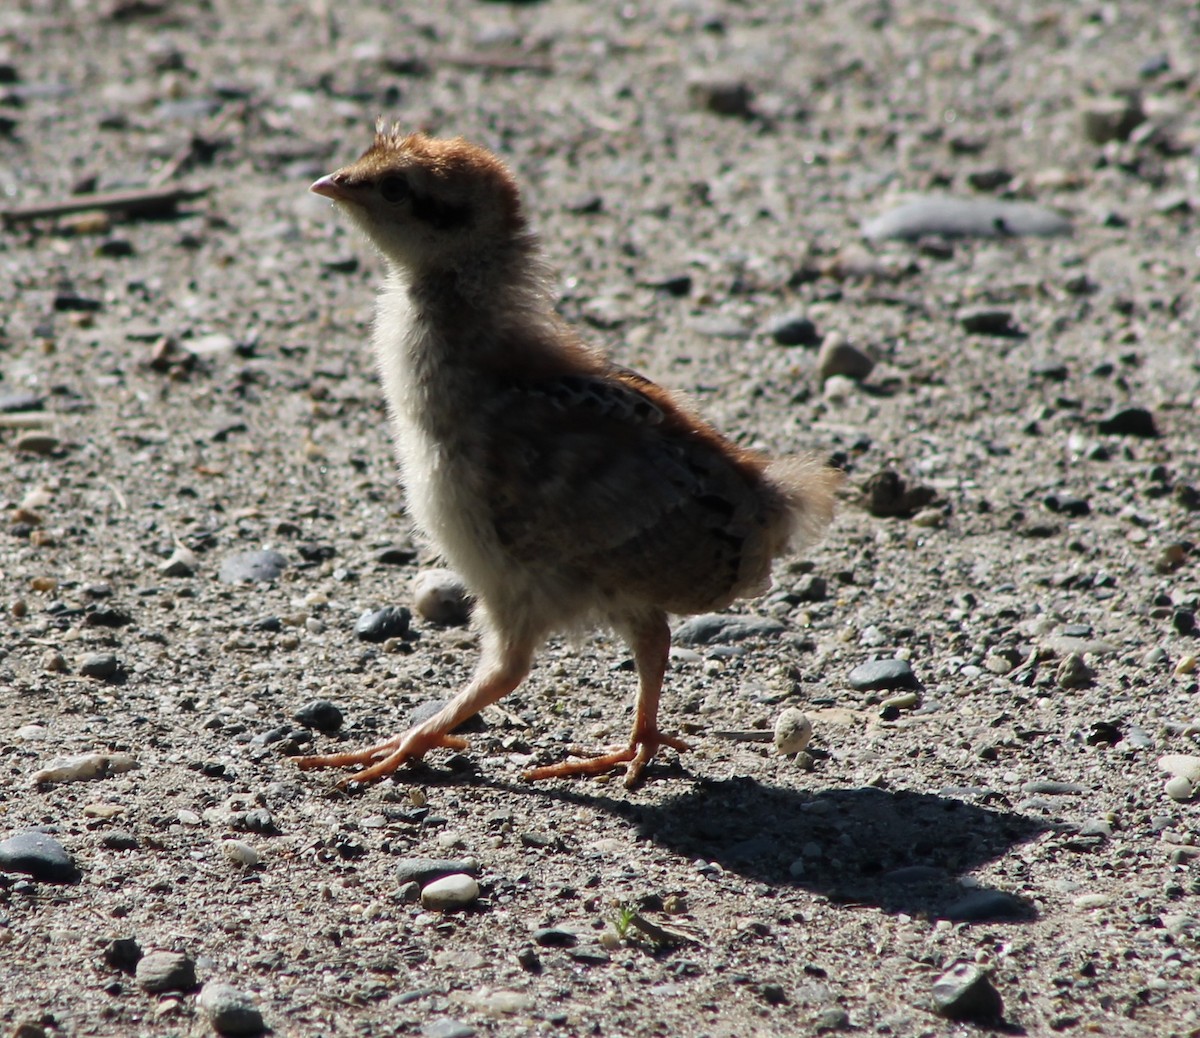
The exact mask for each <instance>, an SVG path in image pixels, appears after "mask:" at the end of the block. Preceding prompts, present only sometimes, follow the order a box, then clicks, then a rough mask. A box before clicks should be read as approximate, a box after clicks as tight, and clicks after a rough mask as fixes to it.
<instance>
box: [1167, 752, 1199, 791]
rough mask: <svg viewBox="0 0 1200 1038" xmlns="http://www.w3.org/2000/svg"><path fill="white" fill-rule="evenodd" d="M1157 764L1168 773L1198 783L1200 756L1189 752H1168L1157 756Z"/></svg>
mask: <svg viewBox="0 0 1200 1038" xmlns="http://www.w3.org/2000/svg"><path fill="white" fill-rule="evenodd" d="M1158 766H1159V768H1160V769H1162V770H1163V771H1165V772H1166V773H1167V774H1168V775H1173V776H1175V777H1176V778H1185V779H1187V780H1188V781H1189V782H1192V783H1195V784H1197V785H1200V757H1196V756H1193V755H1192V754H1190V753H1168V754H1166V755H1165V756H1163V757H1159V758H1158Z"/></svg>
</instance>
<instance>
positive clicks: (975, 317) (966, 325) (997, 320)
mask: <svg viewBox="0 0 1200 1038" xmlns="http://www.w3.org/2000/svg"><path fill="white" fill-rule="evenodd" d="M958 321H959V324H961V325H962V327H963V331H964V332H968V333H969V334H971V335H997V336H1000V337H1001V338H1005V339H1019V338H1021V337H1023V336H1024V334H1025V333H1024V332H1023V331H1021V328H1020V326H1019V325H1018V324H1017V323H1016V321H1014V320H1013V315H1012V314H1011V313H1010V312H1009V311H1008V310H992V309H987V308H985V309H976V310H964V311H963V312H962V313H961V314H959V315H958Z"/></svg>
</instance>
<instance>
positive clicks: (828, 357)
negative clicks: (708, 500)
mask: <svg viewBox="0 0 1200 1038" xmlns="http://www.w3.org/2000/svg"><path fill="white" fill-rule="evenodd" d="M397 8H400V9H397ZM1197 55H1200V15H1198V13H1197V10H1196V8H1195V5H1194V4H1191V3H1186V2H1184V0H1169V2H1167V3H1165V4H1164V3H1153V4H1152V3H1150V2H1148V0H1133V2H1129V3H1122V4H1101V3H1080V4H1065V5H1056V6H1054V7H1053V9H1050V8H1048V7H1047V5H1038V4H1029V3H1026V4H1017V5H1013V6H1006V5H995V4H993V5H990V6H989V5H985V4H981V3H973V2H969V0H954V2H946V3H943V4H941V5H935V6H927V7H916V6H913V5H896V4H887V3H878V2H876V0H853V2H850V3H845V4H833V3H825V4H822V3H810V4H806V5H797V4H794V3H790V2H785V0H765V2H761V3H754V4H736V3H723V2H718V0H712V2H707V0H700V2H683V0H681V2H677V3H676V2H672V3H668V4H661V5H644V8H638V7H635V6H632V5H629V4H625V3H622V4H605V3H602V4H598V5H597V4H591V5H584V4H577V3H576V4H571V3H561V4H560V3H557V2H545V3H533V4H523V3H486V2H482V0H451V2H449V3H447V4H444V5H440V6H438V5H430V6H428V7H427V9H418V8H415V7H412V6H411V5H394V4H393V5H379V6H377V7H375V8H369V7H366V6H359V5H334V4H318V5H309V4H267V5H260V6H258V7H255V8H252V9H247V8H246V5H233V4H230V3H228V2H227V0H215V2H214V3H210V4H207V5H189V4H183V3H177V2H171V0H111V2H103V3H97V4H91V5H79V4H76V5H47V4H42V5H28V4H26V5H17V6H16V7H15V8H14V9H12V10H9V9H7V8H6V9H5V10H4V11H2V12H0V210H3V217H2V218H3V220H4V230H3V233H2V234H0V272H2V273H0V470H2V471H3V472H4V477H5V478H4V480H3V482H2V483H0V501H2V503H3V506H4V509H3V512H4V517H5V523H4V527H3V530H0V537H2V538H3V549H2V550H0V596H2V599H0V604H2V605H3V619H2V621H0V630H2V632H3V634H2V636H0V749H2V751H3V752H2V753H0V775H2V777H0V1028H3V1029H4V1033H5V1034H13V1035H20V1036H21V1038H55V1036H59V1035H84V1034H109V1033H113V1034H115V1033H121V1034H147V1035H149V1034H156V1035H157V1034H167V1033H172V1034H207V1033H213V1032H215V1033H220V1034H255V1033H259V1032H262V1031H264V1030H269V1031H270V1032H273V1033H276V1034H288V1035H290V1034H297V1035H299V1034H330V1035H341V1034H346V1035H350V1034H355V1035H358V1034H363V1035H365V1034H385V1033H386V1034H421V1035H424V1036H427V1038H466V1036H469V1035H487V1034H496V1035H510V1034H511V1035H516V1034H530V1035H533V1034H552V1033H560V1034H585V1033H587V1034H601V1035H630V1036H636V1038H647V1036H650V1035H654V1034H672V1035H679V1036H681V1038H692V1036H701V1035H712V1036H719V1035H748V1034H764V1035H767V1034H794V1033H804V1034H809V1033H832V1032H841V1031H846V1032H848V1033H870V1034H890V1035H898V1036H908V1035H913V1036H915V1035H922V1034H939V1035H940V1034H964V1035H965V1034H970V1033H978V1028H979V1027H981V1026H983V1027H998V1028H1000V1029H1001V1030H1008V1031H1010V1032H1014V1033H1020V1032H1023V1033H1027V1034H1031V1035H1032V1034H1047V1033H1065V1034H1071V1033H1077V1034H1084V1033H1099V1034H1105V1035H1114V1036H1144V1035H1151V1034H1153V1035H1188V1034H1194V1033H1196V1032H1197V1030H1198V1029H1200V1011H1198V1010H1197V1006H1196V1000H1195V989H1196V985H1197V983H1198V981H1200V954H1198V949H1197V942H1198V940H1200V911H1198V910H1197V908H1196V905H1197V904H1198V903H1200V902H1198V901H1197V895H1200V840H1198V835H1200V834H1198V832H1197V818H1198V817H1200V816H1198V815H1197V810H1198V809H1197V803H1198V802H1200V792H1198V791H1200V746H1198V742H1200V706H1198V704H1200V671H1198V659H1200V628H1198V627H1197V616H1196V614H1197V610H1198V608H1200V577H1198V575H1197V573H1198V571H1197V563H1196V559H1197V543H1200V454H1198V452H1197V447H1196V445H1197V443H1200V352H1198V345H1197V344H1198V343H1200V316H1198V313H1200V311H1198V310H1197V303H1196V292H1197V286H1198V283H1200V255H1198V253H1197V241H1200V235H1198V233H1197V231H1198V227H1197V217H1196V214H1197V212H1198V211H1200V184H1198V181H1197V178H1196V169H1197V159H1198V158H1200V116H1198V115H1197V113H1198V112H1200V65H1198V64H1197V57H1196V56H1197ZM379 114H383V115H385V116H387V117H389V118H395V119H398V120H400V122H401V123H402V124H403V125H405V126H412V127H427V128H429V129H431V130H434V131H436V132H439V133H447V134H451V133H462V134H464V135H466V136H468V137H471V138H474V139H477V140H480V141H481V142H483V143H484V144H487V145H489V146H491V147H493V148H495V149H496V150H497V151H499V152H500V153H502V154H503V155H504V156H505V157H506V158H507V159H508V161H509V162H510V163H511V164H512V166H513V168H514V170H515V171H516V172H517V174H518V176H519V178H520V180H521V182H522V183H523V184H524V185H525V186H526V188H527V198H528V204H529V208H530V213H531V216H532V217H533V219H534V221H535V222H536V224H537V226H538V227H539V229H540V231H541V233H542V236H543V239H544V242H545V245H546V248H547V252H548V254H549V257H550V259H551V261H552V262H553V263H554V264H555V265H556V267H557V268H558V269H559V270H560V271H561V279H560V282H559V288H560V298H559V306H560V308H561V310H562V312H563V313H564V314H565V315H566V316H567V317H568V318H569V319H571V320H572V321H573V322H575V323H576V324H577V325H578V326H579V327H580V328H581V331H582V332H583V334H585V335H586V336H587V337H588V338H589V339H590V340H591V341H595V342H597V343H600V344H602V345H604V346H606V347H607V348H609V349H611V350H612V351H613V353H614V355H615V356H616V357H617V358H618V359H619V360H620V361H621V362H622V363H625V364H629V365H631V366H634V367H637V368H639V369H641V370H644V371H645V372H646V373H647V374H649V375H650V376H652V377H654V378H655V379H658V380H659V381H661V382H663V383H665V384H668V385H670V386H672V387H674V388H676V389H679V390H681V391H683V392H684V393H686V394H688V395H690V397H691V398H692V399H693V400H694V401H695V402H696V405H697V407H699V408H700V409H701V410H702V411H703V412H704V413H705V414H706V415H707V416H709V417H710V418H711V419H712V420H713V421H714V422H715V423H716V424H718V425H719V426H720V427H721V428H723V429H724V430H726V431H728V432H729V433H730V435H732V436H734V437H735V438H736V439H737V440H738V442H740V443H744V444H746V445H748V446H756V447H762V448H764V449H768V450H770V451H772V452H775V453H787V452H797V451H818V452H822V453H824V454H827V455H828V456H829V457H830V458H831V459H832V460H833V461H834V463H836V464H837V465H839V466H841V467H842V468H843V469H845V471H846V473H847V477H848V478H847V485H846V491H845V493H844V495H843V501H842V508H841V511H840V515H839V517H838V519H837V521H836V522H835V524H834V527H833V528H832V530H831V531H830V533H829V535H828V536H827V538H826V539H825V540H824V541H823V542H822V543H821V544H820V545H817V546H816V547H814V548H813V549H812V550H811V551H810V552H808V553H807V554H806V556H805V557H803V558H799V559H795V560H791V561H789V562H785V563H783V564H781V565H780V566H779V568H778V570H777V572H776V574H775V576H776V583H775V587H774V588H773V590H772V591H771V592H769V593H768V594H767V595H765V596H764V597H763V598H762V599H760V600H759V601H757V602H754V603H742V604H740V605H739V606H738V607H737V608H735V609H734V610H731V611H730V612H729V613H728V614H725V615H721V616H702V617H692V618H681V619H680V621H679V622H678V624H677V625H676V637H675V648H674V650H673V656H672V662H671V668H670V672H669V674H668V684H667V690H666V694H665V696H664V716H663V720H664V724H665V725H667V726H669V727H670V728H671V729H672V730H675V731H678V732H679V733H680V734H681V735H682V736H683V738H685V739H686V740H687V741H688V742H689V744H690V745H691V746H692V750H691V751H690V752H688V753H686V754H675V753H673V752H668V751H664V753H663V754H662V757H661V760H660V761H658V762H656V764H655V765H654V767H653V768H651V771H650V776H651V780H650V782H649V784H648V785H647V786H646V787H645V788H644V789H642V790H640V791H637V792H634V793H629V792H627V791H626V790H625V789H624V787H623V786H622V785H621V783H620V782H619V781H606V780H603V779H601V780H590V781H580V782H553V783H546V784H543V785H535V786H530V785H526V784H524V783H522V782H521V781H520V780H519V775H520V773H521V772H522V771H523V770H525V769H526V768H528V767H529V766H530V765H531V764H541V763H548V762H552V761H554V760H557V759H560V758H562V757H563V756H564V755H565V754H567V753H568V752H570V751H571V749H572V748H573V747H576V746H584V747H600V746H604V745H608V744H613V743H618V742H620V741H621V740H623V739H624V738H625V737H626V734H627V732H628V728H629V725H630V722H631V717H632V695H633V683H634V674H633V673H632V662H631V661H630V660H629V659H627V658H626V657H625V655H624V650H623V648H622V647H621V644H620V642H619V641H617V640H616V639H614V638H613V637H611V636H610V635H609V634H608V633H606V632H597V633H595V634H593V635H589V636H586V637H584V638H583V639H581V640H580V641H579V642H578V643H577V644H569V643H566V642H560V641H557V640H556V641H554V642H552V643H551V644H550V645H549V646H547V648H546V649H545V650H544V651H543V652H542V654H541V655H540V657H539V660H538V665H537V667H536V669H535V671H534V673H533V674H532V675H531V677H530V679H529V680H528V681H527V682H526V684H525V685H524V686H523V687H522V688H521V689H519V690H517V692H515V693H514V694H512V695H511V696H509V697H508V698H506V699H505V700H504V701H502V702H501V703H500V704H498V705H497V706H496V707H493V708H489V709H488V710H487V711H485V712H484V713H483V715H482V716H481V717H480V718H479V719H477V720H476V721H475V722H474V723H473V724H472V725H471V726H470V730H469V731H468V733H467V734H468V738H469V740H470V747H469V748H468V749H467V750H463V751H453V752H451V751H440V752H437V753H434V754H431V755H430V758H429V760H428V761H427V762H425V763H424V764H422V765H420V766H418V767H414V768H412V769H406V770H405V771H403V772H402V773H400V774H399V775H397V776H396V778H395V779H394V780H391V781H387V782H383V783H380V784H378V785H376V786H373V787H371V788H369V789H367V790H358V791H353V790H352V791H350V792H346V791H342V790H340V789H338V788H336V787H335V785H334V782H335V779H336V777H337V776H334V775H332V774H330V773H327V772H303V773H302V772H300V771H299V770H298V769H297V767H296V766H295V763H294V761H293V760H292V758H294V757H295V756H297V755H300V754H306V753H313V752H332V751H337V750H342V749H352V748H357V747H360V746H364V745H367V744H369V743H371V742H377V741H380V740H382V739H384V738H387V737H388V736H390V735H392V734H394V733H395V732H396V731H398V730H400V729H401V728H402V727H403V726H405V725H407V724H409V723H412V722H413V721H414V720H420V718H422V717H426V716H429V714H430V712H431V711H433V710H436V709H437V708H438V704H439V703H441V702H443V701H444V700H445V699H447V698H448V697H449V696H450V695H452V694H453V692H454V691H455V690H456V689H457V688H458V687H460V686H461V684H462V683H463V682H464V681H465V680H466V679H467V678H468V677H469V675H470V673H471V669H472V666H473V664H474V662H475V659H476V654H477V646H476V639H475V636H474V634H473V633H472V630H471V628H470V626H469V615H470V610H471V600H470V596H469V593H468V592H467V589H465V588H463V587H462V586H461V584H460V583H459V582H458V580H457V578H456V577H455V576H454V574H453V573H449V572H447V571H445V570H444V569H443V565H444V564H443V563H442V561H441V560H439V559H437V558H436V557H435V556H434V555H433V554H432V553H431V552H430V550H429V549H428V548H427V547H426V546H425V545H423V544H422V543H421V542H420V541H419V539H416V538H415V537H414V534H413V531H412V529H411V527H410V524H409V522H408V520H407V519H406V518H405V516H404V512H403V498H402V494H401V492H400V491H399V489H398V488H397V486H396V478H395V469H394V463H393V460H392V457H391V453H390V448H389V445H388V443H387V430H386V416H385V413H384V408H383V404H382V400H381V395H380V392H379V390H378V387H377V386H376V385H375V382H374V377H373V374H372V372H371V369H370V363H369V357H368V355H367V350H366V347H365V339H366V334H367V332H366V328H367V323H368V321H369V318H370V313H371V307H372V302H373V294H374V288H375V286H376V285H377V283H378V281H379V278H380V274H381V272H380V269H379V264H378V262H377V260H376V259H375V258H374V257H372V256H371V255H370V254H369V252H368V251H367V250H366V248H365V247H364V246H363V244H362V243H361V242H360V241H358V240H357V239H356V238H355V237H354V236H353V235H352V234H351V233H350V232H349V231H348V229H346V228H345V227H343V226H341V225H339V224H338V222H337V221H336V220H335V218H334V216H333V214H331V213H330V212H329V210H328V206H327V205H326V204H324V203H322V202H320V201H319V200H318V199H316V198H314V197H312V196H310V195H309V194H307V190H306V189H307V184H308V183H309V182H310V181H311V180H312V179H313V178H315V177H316V176H318V175H320V174H322V173H325V172H328V171H329V170H330V169H332V168H335V167H336V166H337V165H339V164H341V163H343V162H345V161H347V160H349V159H351V158H353V157H355V156H356V155H357V154H358V153H359V152H360V151H361V150H362V148H363V147H364V146H365V145H366V144H367V143H368V141H369V136H370V132H371V127H372V123H373V121H374V119H375V117H376V116H377V115H379ZM131 192H132V193H133V197H134V198H135V199H137V200H136V201H134V202H130V201H128V199H129V197H130V194H131ZM148 192H149V194H148ZM164 192H166V194H164ZM118 194H120V195H124V196H125V198H126V201H125V202H124V203H123V204H122V205H119V206H115V205H114V204H108V203H106V204H105V205H104V206H103V207H102V208H100V209H97V208H96V202H97V200H99V201H101V202H103V201H104V199H105V198H111V197H112V196H114V195H118ZM89 202H91V207H90V208H89V205H88V204H87V203H89ZM33 206H42V207H45V206H54V207H56V213H57V215H40V216H39V215H33V214H31V213H30V212H29V207H33Z"/></svg>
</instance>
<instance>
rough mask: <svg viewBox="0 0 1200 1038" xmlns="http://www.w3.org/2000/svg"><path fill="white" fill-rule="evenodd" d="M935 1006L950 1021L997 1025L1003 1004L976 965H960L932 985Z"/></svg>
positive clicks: (967, 963)
mask: <svg viewBox="0 0 1200 1038" xmlns="http://www.w3.org/2000/svg"><path fill="white" fill-rule="evenodd" d="M933 1004H934V1006H935V1007H936V1009H937V1011H938V1012H939V1013H940V1014H941V1015H942V1016H944V1017H946V1018H947V1019H949V1020H973V1021H976V1022H978V1023H987V1022H994V1021H997V1020H999V1019H1001V1018H1002V1017H1003V1015H1004V1002H1003V1000H1002V999H1001V998H1000V992H998V991H997V990H996V989H995V988H994V987H993V986H992V982H991V979H990V978H989V977H988V975H987V974H986V973H985V972H984V971H983V970H981V969H980V968H979V967H978V966H976V965H975V964H974V963H970V962H960V963H958V964H957V965H956V966H954V967H952V968H951V969H950V970H949V971H947V972H946V973H943V974H942V975H941V976H940V977H938V979H937V980H935V981H934V982H933Z"/></svg>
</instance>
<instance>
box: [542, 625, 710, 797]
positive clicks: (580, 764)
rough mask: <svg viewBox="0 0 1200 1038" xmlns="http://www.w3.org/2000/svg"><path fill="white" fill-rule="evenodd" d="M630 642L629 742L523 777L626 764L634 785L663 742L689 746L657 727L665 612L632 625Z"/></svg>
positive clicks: (666, 650) (666, 639)
mask: <svg viewBox="0 0 1200 1038" xmlns="http://www.w3.org/2000/svg"><path fill="white" fill-rule="evenodd" d="M630 643H631V644H632V646H633V658H634V663H635V664H636V665H637V672H638V700H637V716H636V718H635V719H634V722H633V733H632V735H630V737H629V745H628V746H627V747H625V749H623V750H616V751H615V752H613V753H605V754H601V755H599V756H596V757H589V758H587V759H586V760H578V761H564V762H563V763H561V764H551V765H548V766H547V767H544V768H533V769H532V770H530V771H527V772H525V774H524V775H523V776H522V778H524V779H526V780H527V781H530V782H535V781H537V780H538V779H546V778H563V777H565V776H570V775H600V774H602V773H603V772H606V771H611V770H612V769H613V768H615V767H616V766H617V765H619V764H627V765H628V768H627V770H626V772H625V785H626V787H627V788H629V789H633V788H634V787H635V786H637V785H638V784H639V783H640V782H641V781H642V776H643V775H644V774H645V771H646V765H647V764H649V763H650V761H651V760H652V759H653V758H654V755H655V753H657V752H658V748H659V747H660V746H670V747H672V748H673V749H676V750H679V751H680V752H683V751H685V750H687V749H689V747H688V744H687V743H685V742H684V741H683V740H682V739H677V738H676V737H675V736H672V735H664V734H663V733H662V732H660V731H659V729H658V699H659V695H660V694H661V692H662V684H663V675H664V674H666V672H667V658H668V656H669V654H670V651H671V628H670V627H669V626H668V624H667V618H666V615H665V614H663V613H656V614H655V615H654V616H652V617H650V618H649V619H647V620H645V621H643V622H641V623H640V624H638V626H636V627H634V628H632V629H631V637H630Z"/></svg>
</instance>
